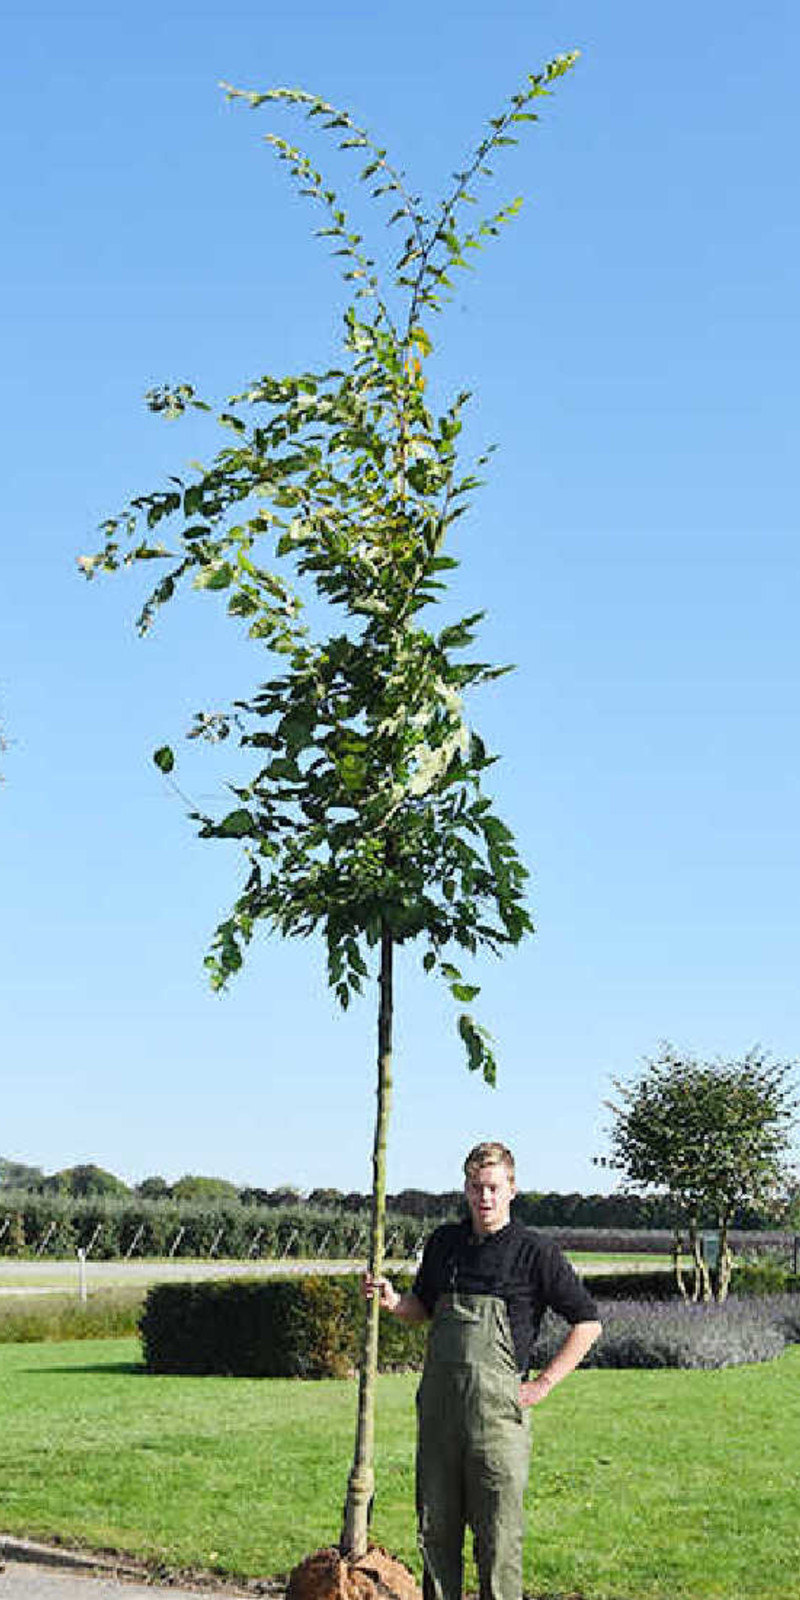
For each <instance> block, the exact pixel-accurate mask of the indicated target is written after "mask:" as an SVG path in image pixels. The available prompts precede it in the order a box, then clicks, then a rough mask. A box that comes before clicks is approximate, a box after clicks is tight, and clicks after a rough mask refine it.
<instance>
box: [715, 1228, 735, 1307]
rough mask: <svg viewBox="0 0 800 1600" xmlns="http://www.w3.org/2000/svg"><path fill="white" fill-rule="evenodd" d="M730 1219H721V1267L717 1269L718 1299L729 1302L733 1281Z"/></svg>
mask: <svg viewBox="0 0 800 1600" xmlns="http://www.w3.org/2000/svg"><path fill="white" fill-rule="evenodd" d="M729 1222H730V1218H729V1217H728V1216H727V1215H726V1216H723V1217H721V1218H720V1224H719V1266H718V1268H717V1299H718V1300H727V1298H728V1286H729V1284H730V1281H731V1267H732V1265H733V1262H732V1260H731V1252H730V1246H729V1244H728V1226H729Z"/></svg>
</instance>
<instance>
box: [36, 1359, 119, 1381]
mask: <svg viewBox="0 0 800 1600" xmlns="http://www.w3.org/2000/svg"><path fill="white" fill-rule="evenodd" d="M23 1371H24V1372H25V1375H26V1377H29V1378H44V1379H47V1378H63V1377H66V1376H67V1375H68V1374H70V1375H71V1374H72V1373H74V1372H92V1373H94V1374H95V1375H100V1374H102V1375H103V1376H106V1375H108V1376H109V1377H115V1378H118V1377H119V1376H120V1374H121V1373H126V1374H127V1376H128V1377H134V1378H148V1377H149V1376H150V1374H149V1372H148V1371H147V1368H146V1367H145V1366H143V1364H142V1362H141V1361H102V1362H101V1361H98V1362H94V1363H92V1364H88V1363H87V1365H86V1366H83V1367H77V1366H75V1367H47V1369H46V1370H45V1371H42V1368H41V1367H25V1368H23Z"/></svg>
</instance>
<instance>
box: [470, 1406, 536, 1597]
mask: <svg viewBox="0 0 800 1600" xmlns="http://www.w3.org/2000/svg"><path fill="white" fill-rule="evenodd" d="M529 1456H530V1433H529V1427H528V1422H527V1420H525V1421H524V1422H516V1421H514V1422H512V1421H506V1420H499V1419H495V1420H494V1421H491V1420H489V1419H485V1420H484V1426H483V1428H482V1429H481V1431H480V1436H479V1439H478V1440H477V1441H475V1443H474V1445H473V1447H472V1449H471V1450H470V1452H469V1455H468V1465H467V1471H466V1500H467V1505H466V1511H467V1521H468V1522H469V1525H470V1527H471V1528H472V1531H473V1535H474V1549H475V1564H476V1566H477V1568H478V1581H479V1584H480V1600H521V1596H522V1539H523V1531H524V1524H523V1496H524V1494H525V1486H526V1484H527V1481H528V1465H529Z"/></svg>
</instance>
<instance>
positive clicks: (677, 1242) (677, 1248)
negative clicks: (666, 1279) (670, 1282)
mask: <svg viewBox="0 0 800 1600" xmlns="http://www.w3.org/2000/svg"><path fill="white" fill-rule="evenodd" d="M682 1249H683V1235H682V1233H681V1230H680V1228H676V1229H675V1233H674V1235H673V1240H672V1264H673V1266H674V1268H675V1282H676V1283H677V1285H678V1291H679V1293H680V1297H681V1299H682V1300H684V1301H686V1300H688V1298H689V1291H688V1289H687V1287H686V1284H685V1282H684V1277H683V1268H682V1266H681V1251H682Z"/></svg>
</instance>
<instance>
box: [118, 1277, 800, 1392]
mask: <svg viewBox="0 0 800 1600" xmlns="http://www.w3.org/2000/svg"><path fill="white" fill-rule="evenodd" d="M669 1278H670V1275H669V1274H668V1273H658V1274H656V1273H637V1274H627V1275H622V1274H620V1275H619V1277H618V1278H611V1277H609V1278H608V1279H606V1278H603V1280H602V1287H601V1282H600V1280H598V1279H596V1278H595V1279H593V1280H592V1283H591V1288H592V1291H593V1293H596V1294H597V1298H598V1300H599V1302H600V1305H599V1311H600V1317H601V1320H602V1322H603V1328H604V1331H603V1335H602V1337H601V1339H600V1340H599V1342H598V1343H597V1344H596V1345H595V1346H594V1347H593V1349H592V1350H591V1351H590V1353H589V1356H588V1358H587V1361H586V1365H587V1366H598V1367H717V1366H731V1365H735V1364H737V1363H739V1362H743V1361H764V1360H769V1359H771V1358H772V1357H774V1356H776V1355H778V1354H779V1353H780V1351H781V1350H783V1349H784V1347H785V1346H786V1344H787V1343H793V1342H798V1340H800V1297H798V1296H797V1295H792V1294H779V1295H771V1296H762V1295H758V1296H756V1297H755V1298H752V1297H741V1296H736V1297H734V1298H732V1299H730V1300H728V1301H727V1302H726V1304H725V1305H721V1306H717V1305H714V1304H711V1305H708V1306H704V1305H684V1304H683V1302H682V1301H680V1300H679V1299H676V1298H675V1293H674V1286H673V1292H672V1293H667V1292H666V1284H665V1281H664V1280H665V1279H667V1280H669ZM620 1279H623V1285H622V1286H623V1288H624V1287H626V1286H627V1287H629V1286H630V1283H631V1282H633V1283H634V1284H635V1287H636V1289H637V1291H638V1290H639V1289H641V1288H642V1284H643V1282H644V1285H645V1287H646V1288H649V1289H650V1292H649V1293H645V1294H637V1296H636V1298H633V1297H632V1296H631V1295H630V1293H622V1294H617V1293H615V1295H614V1297H613V1299H612V1298H611V1296H610V1295H609V1294H608V1292H607V1288H608V1286H609V1285H611V1286H612V1287H613V1288H614V1289H615V1290H617V1289H618V1288H619V1286H620ZM650 1279H657V1280H658V1281H657V1283H656V1288H657V1290H658V1291H659V1292H658V1293H657V1294H655V1295H654V1294H653V1293H652V1284H650V1283H649V1282H648V1280H650ZM625 1280H626V1281H625ZM395 1281H396V1283H397V1286H398V1288H400V1289H401V1290H404V1289H407V1288H409V1287H410V1283H411V1280H410V1278H408V1277H404V1278H398V1279H396V1280H395ZM364 1314H365V1306H364V1301H363V1299H362V1297H361V1290H360V1280H359V1277H358V1276H357V1275H356V1274H353V1273H350V1274H347V1275H346V1276H345V1275H342V1276H341V1277H313V1276H309V1277H292V1278H288V1279H274V1278H273V1279H270V1280H267V1281H264V1280H263V1279H227V1280H224V1279H223V1280H215V1281H214V1282H211V1283H164V1284H156V1285H155V1286H154V1287H153V1288H151V1289H150V1291H149V1293H148V1296H147V1300H146V1303H145V1309H144V1314H143V1316H142V1320H141V1324H140V1329H141V1335H142V1343H143V1352H144V1360H145V1365H146V1367H147V1370H148V1372H161V1373H167V1372H169V1373H195V1374H208V1373H217V1374H225V1375H230V1376H235V1377H257V1378H258V1377H263V1378H340V1377H347V1376H349V1375H350V1374H351V1373H353V1372H354V1371H355V1369H356V1365H357V1363H358V1359H359V1355H360V1349H361V1334H362V1329H363V1322H364ZM566 1331H567V1325H566V1323H563V1322H562V1320H561V1319H560V1318H557V1317H555V1316H554V1315H553V1314H552V1313H551V1312H548V1313H547V1314H546V1316H545V1319H544V1322H543V1325H542V1331H541V1334H540V1337H539V1340H538V1341H537V1346H536V1350H535V1355H534V1365H535V1366H539V1365H544V1364H545V1362H546V1361H547V1360H549V1359H550V1357H551V1356H552V1354H553V1353H554V1351H555V1349H556V1348H557V1347H558V1345H559V1344H560V1343H561V1341H562V1339H563V1337H564V1334H565V1333H566ZM425 1337H426V1328H425V1326H424V1325H421V1324H419V1323H416V1324H412V1323H404V1322H398V1321H397V1320H396V1319H395V1318H394V1317H381V1321H380V1337H379V1344H378V1366H379V1369H380V1371H381V1372H398V1371H408V1370H417V1369H419V1368H420V1367H421V1365H422V1360H423V1356H424V1350H425Z"/></svg>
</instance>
